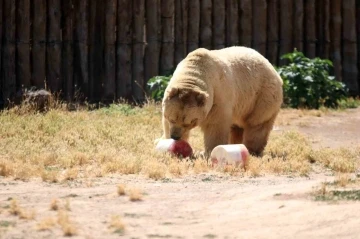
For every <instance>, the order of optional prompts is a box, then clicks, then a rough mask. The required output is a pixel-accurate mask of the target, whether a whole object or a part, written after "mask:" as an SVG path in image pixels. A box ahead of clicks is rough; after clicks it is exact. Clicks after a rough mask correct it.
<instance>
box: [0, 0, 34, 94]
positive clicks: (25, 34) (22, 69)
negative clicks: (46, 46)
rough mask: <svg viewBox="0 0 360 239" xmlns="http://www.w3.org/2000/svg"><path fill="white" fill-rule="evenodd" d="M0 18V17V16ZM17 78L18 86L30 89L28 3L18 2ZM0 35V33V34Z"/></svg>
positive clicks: (21, 0)
mask: <svg viewBox="0 0 360 239" xmlns="http://www.w3.org/2000/svg"><path fill="white" fill-rule="evenodd" d="M0 17H1V16H0ZM16 25H17V26H16V31H17V36H18V39H17V62H16V63H17V70H18V71H17V78H18V82H19V84H20V86H23V87H24V88H28V87H30V85H31V83H30V79H31V73H30V1H28V0H19V1H18V6H17V23H16ZM0 34H1V33H0Z"/></svg>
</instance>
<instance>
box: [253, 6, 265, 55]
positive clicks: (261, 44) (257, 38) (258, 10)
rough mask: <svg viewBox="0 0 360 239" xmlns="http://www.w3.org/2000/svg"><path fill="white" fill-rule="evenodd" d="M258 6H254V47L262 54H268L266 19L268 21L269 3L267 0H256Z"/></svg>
mask: <svg viewBox="0 0 360 239" xmlns="http://www.w3.org/2000/svg"><path fill="white" fill-rule="evenodd" d="M254 3H255V5H256V7H253V16H256V17H254V18H253V23H252V25H253V28H252V29H253V30H252V32H253V43H252V47H253V48H254V49H256V50H257V51H259V52H260V53H261V54H262V55H266V37H267V34H266V33H267V31H266V21H267V18H266V17H267V3H266V0H256V1H254Z"/></svg>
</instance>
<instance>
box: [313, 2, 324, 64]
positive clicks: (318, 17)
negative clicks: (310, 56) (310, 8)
mask: <svg viewBox="0 0 360 239" xmlns="http://www.w3.org/2000/svg"><path fill="white" fill-rule="evenodd" d="M323 4H324V2H323V0H316V1H315V21H316V28H315V29H316V39H317V41H316V56H318V57H321V58H322V57H323V51H324V31H323V29H324V26H323V24H324V22H323V15H324V14H323V13H324V5H323Z"/></svg>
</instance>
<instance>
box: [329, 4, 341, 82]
mask: <svg viewBox="0 0 360 239" xmlns="http://www.w3.org/2000/svg"><path fill="white" fill-rule="evenodd" d="M330 4H331V5H330V12H331V14H330V15H331V19H330V27H331V32H330V37H331V45H330V51H331V54H330V59H331V61H332V62H333V64H334V72H335V77H336V79H337V80H338V81H342V64H341V61H342V60H341V58H342V57H341V39H342V36H341V31H342V27H341V25H342V17H341V1H339V0H331V2H330Z"/></svg>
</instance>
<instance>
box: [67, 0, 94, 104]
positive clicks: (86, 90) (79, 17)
mask: <svg viewBox="0 0 360 239" xmlns="http://www.w3.org/2000/svg"><path fill="white" fill-rule="evenodd" d="M73 3H74V18H75V23H74V24H75V25H74V28H75V29H74V65H73V68H74V70H73V71H74V77H73V82H70V81H69V82H68V83H67V87H68V90H69V92H70V90H71V88H72V87H73V90H72V91H73V94H74V96H76V97H79V98H83V97H90V79H89V77H90V76H89V45H88V44H89V37H88V35H89V19H88V18H89V1H88V0H82V1H74V2H73ZM69 70H70V68H69ZM77 91H79V92H77ZM70 94H71V92H70ZM79 94H81V95H79Z"/></svg>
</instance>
